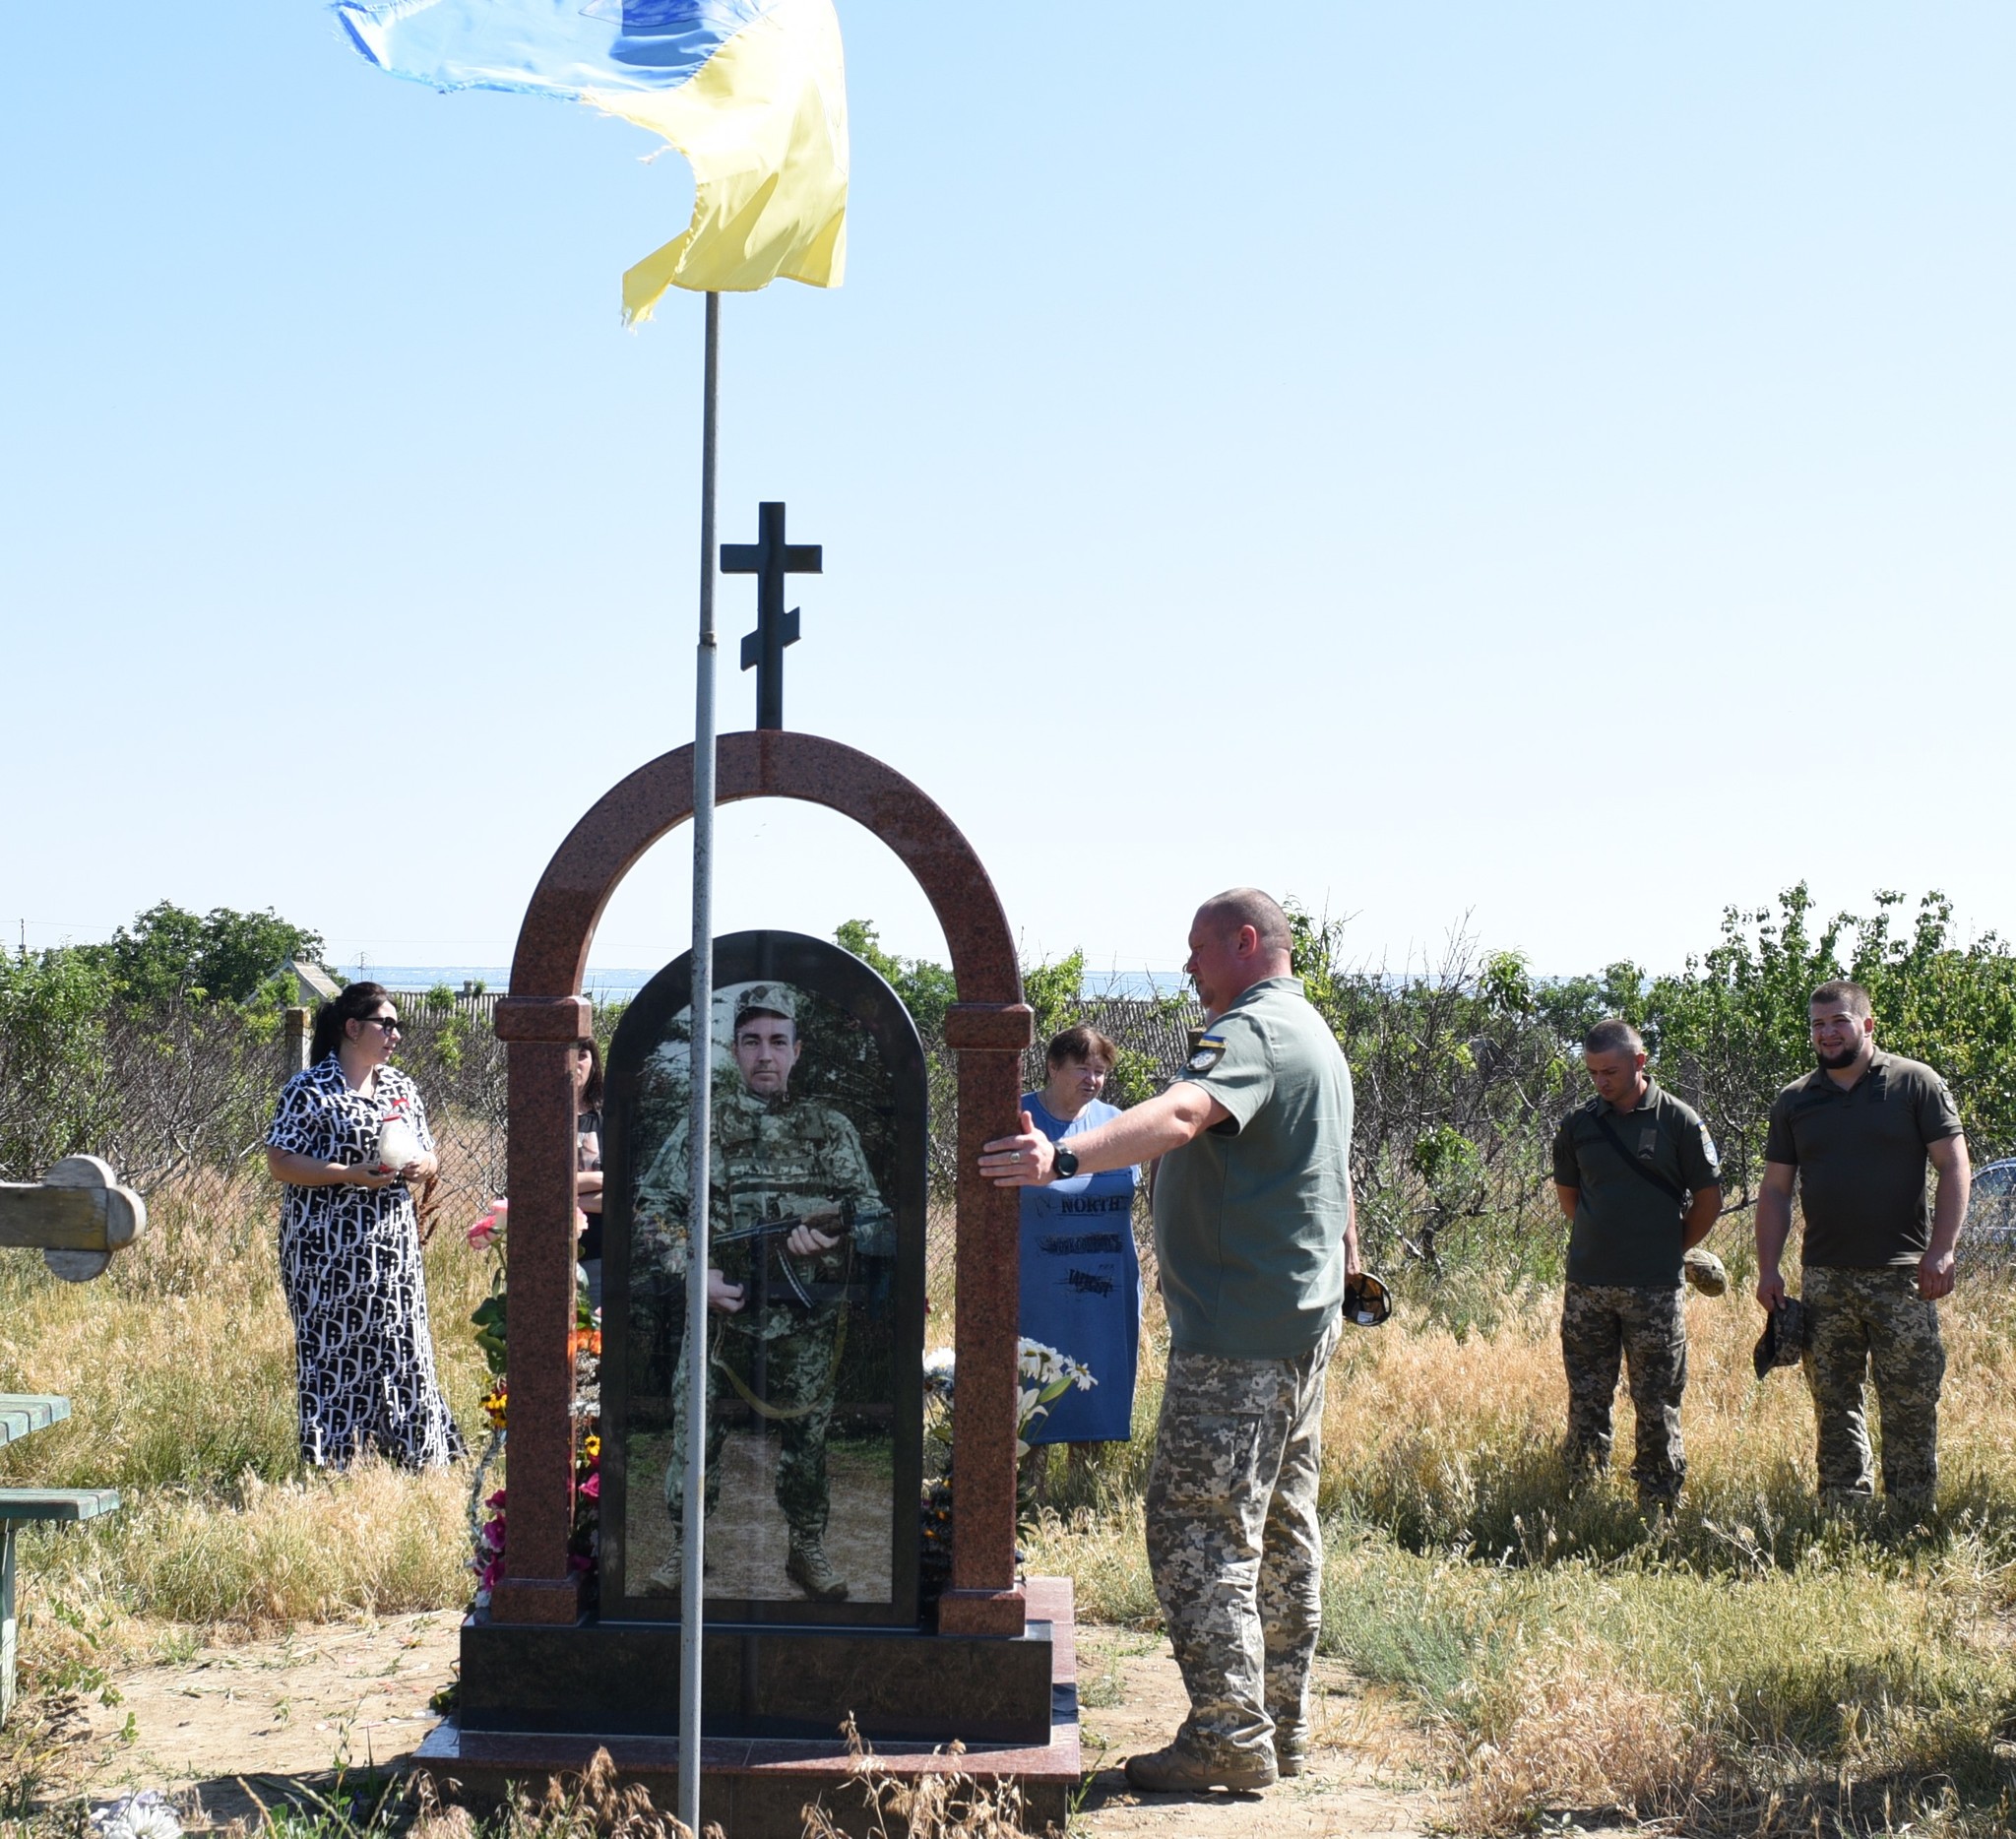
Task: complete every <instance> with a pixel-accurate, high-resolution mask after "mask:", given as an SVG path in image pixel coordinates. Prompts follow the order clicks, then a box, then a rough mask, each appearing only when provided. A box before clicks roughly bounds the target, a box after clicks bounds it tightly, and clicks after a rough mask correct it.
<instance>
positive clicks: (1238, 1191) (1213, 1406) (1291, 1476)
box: [980, 888, 1358, 1793]
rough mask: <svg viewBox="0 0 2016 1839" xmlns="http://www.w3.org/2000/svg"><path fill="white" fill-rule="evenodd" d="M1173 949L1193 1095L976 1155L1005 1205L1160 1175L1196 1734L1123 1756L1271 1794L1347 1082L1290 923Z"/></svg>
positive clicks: (1184, 1605)
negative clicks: (1086, 1180)
mask: <svg viewBox="0 0 2016 1839" xmlns="http://www.w3.org/2000/svg"><path fill="white" fill-rule="evenodd" d="M1189 942H1190V957H1189V962H1188V963H1187V964H1186V965H1185V966H1184V970H1185V971H1186V972H1187V973H1188V974H1189V976H1190V978H1191V980H1192V982H1193V983H1195V984H1196V986H1197V994H1198V996H1199V998H1200V999H1201V1000H1202V1002H1203V1004H1204V1012H1205V1015H1206V1017H1207V1018H1208V1020H1209V1024H1210V1026H1209V1027H1208V1028H1207V1030H1206V1032H1205V1033H1204V1035H1203V1037H1202V1038H1201V1040H1200V1041H1199V1042H1198V1044H1197V1046H1196V1047H1195V1048H1194V1050H1193V1051H1192V1053H1191V1055H1190V1060H1189V1065H1188V1069H1187V1076H1186V1077H1184V1078H1183V1079H1180V1080H1178V1081H1177V1082H1176V1083H1175V1084H1174V1085H1172V1086H1170V1087H1169V1089H1168V1090H1167V1091H1166V1092H1165V1093H1163V1094H1161V1095H1160V1096H1159V1097H1157V1098H1153V1099H1151V1100H1149V1101H1148V1102H1147V1103H1146V1104H1145V1105H1137V1106H1136V1107H1135V1108H1134V1109H1133V1110H1130V1111H1126V1112H1124V1113H1123V1114H1122V1115H1120V1116H1118V1117H1115V1118H1112V1119H1110V1120H1108V1121H1107V1122H1105V1123H1103V1124H1101V1125H1100V1126H1099V1127H1098V1128H1096V1129H1093V1130H1088V1131H1086V1132H1085V1133H1084V1134H1083V1135H1080V1136H1074V1137H1072V1138H1071V1139H1070V1142H1069V1144H1068V1146H1067V1145H1064V1144H1054V1145H1053V1144H1052V1143H1051V1142H1050V1140H1049V1138H1048V1137H1046V1136H1044V1135H1043V1134H1042V1133H1041V1132H1040V1131H1038V1130H1036V1129H1034V1128H1033V1127H1032V1126H1031V1122H1030V1119H1029V1118H1028V1117H1027V1116H1025V1117H1024V1118H1023V1120H1022V1132H1021V1134H1020V1135H1019V1136H1012V1137H1001V1138H997V1139H996V1140H995V1141H993V1142H990V1143H988V1144H987V1145H986V1146H985V1148H984V1150H983V1152H982V1154H981V1156H980V1170H981V1172H982V1173H985V1174H987V1175H989V1176H991V1177H992V1178H993V1179H994V1180H995V1181H997V1182H998V1183H1000V1184H1001V1185H1002V1186H1004V1187H1023V1186H1029V1185H1032V1184H1041V1183H1043V1182H1046V1181H1049V1180H1052V1179H1055V1178H1057V1177H1058V1176H1060V1175H1064V1176H1068V1175H1071V1174H1077V1173H1085V1174H1090V1173H1100V1172H1102V1171H1103V1170H1107V1169H1123V1168H1125V1167H1127V1165H1128V1164H1130V1163H1143V1162H1149V1161H1152V1160H1153V1159H1154V1158H1156V1157H1158V1156H1160V1157H1162V1158H1163V1163H1162V1169H1161V1173H1160V1174H1159V1176H1158V1179H1157V1181H1156V1188H1155V1240H1156V1248H1157V1250H1158V1252H1159V1253H1160V1254H1161V1263H1162V1288H1163V1297H1164V1300H1165V1301H1166V1303H1167V1306H1168V1318H1169V1342H1170V1348H1169V1363H1168V1374H1167V1378H1166V1382H1165V1386H1164V1390H1163V1400H1162V1416H1161V1418H1160V1420H1159V1422H1158V1424H1157V1427H1156V1444H1155V1459H1154V1462H1153V1465H1152V1466H1151V1468H1150V1470H1149V1478H1148V1500H1147V1521H1148V1559H1149V1566H1150V1569H1151V1570H1152V1571H1153V1573H1154V1577H1155V1588H1156V1596H1157V1598H1158V1600H1159V1601H1160V1602H1161V1604H1162V1610H1163V1616H1164V1617H1165V1619H1166V1621H1167V1623H1168V1630H1169V1640H1170V1643H1171V1645H1172V1646H1173V1647H1174V1649H1175V1654H1176V1664H1177V1665H1178V1667H1179V1668H1181V1670H1182V1675H1183V1684H1184V1686H1185V1687H1186V1688H1187V1690H1188V1692H1189V1695H1190V1715H1189V1717H1188V1718H1186V1719H1185V1720H1184V1722H1183V1725H1182V1728H1181V1729H1180V1730H1179V1731H1178V1732H1177V1733H1176V1737H1175V1741H1174V1742H1173V1743H1171V1744H1169V1745H1168V1746H1167V1747H1166V1748H1164V1749H1159V1750H1156V1751H1155V1752H1153V1753H1152V1754H1148V1755H1138V1756H1131V1757H1129V1758H1128V1761H1127V1780H1128V1781H1129V1782H1130V1783H1131V1784H1132V1785H1133V1786H1134V1787H1135V1788H1137V1789H1142V1790H1145V1791H1147V1792H1150V1793H1186V1792H1196V1791H1198V1790H1201V1789H1206V1788H1212V1787H1223V1788H1232V1789H1247V1788H1264V1787H1266V1786H1267V1785H1268V1784H1269V1783H1270V1782H1272V1781H1274V1780H1275V1778H1276V1776H1277V1775H1278V1774H1279V1775H1294V1774H1298V1773H1299V1772H1300V1770H1301V1768H1302V1764H1303V1759H1304V1757H1305V1754H1306V1751H1307V1747H1308V1685H1309V1664H1310V1662H1311V1660H1312V1659H1313V1658H1314V1655H1315V1652H1316V1635H1317V1630H1318V1628H1319V1626H1320V1624H1321V1621H1322V1586H1323V1535H1322V1529H1321V1527H1320V1526H1319V1525H1318V1523H1317V1519H1316V1482H1317V1472H1318V1469H1319V1466H1320V1456H1321V1442H1322V1430H1323V1376H1324V1372H1325V1370H1326V1368H1327V1367H1328V1365H1329V1363H1330V1356H1331V1354H1332V1352H1333V1351H1334V1350H1335V1348H1336V1346H1337V1337H1338V1333H1339V1317H1340V1311H1341V1304H1342V1302H1343V1299H1344V1290H1345V1281H1346V1279H1347V1277H1350V1276H1355V1275H1356V1274H1357V1270H1358V1250H1357V1229H1356V1226H1355V1222H1354V1220H1353V1217H1352V1193H1351V1122H1352V1091H1351V1071H1350V1068H1349V1067H1347V1066H1346V1065H1345V1060H1344V1055H1343V1053H1342V1052H1341V1051H1340V1050H1339V1049H1338V1046H1337V1041H1336V1038H1335V1037H1334V1036H1333V1035H1332V1034H1331V1032H1330V1030H1329V1029H1328V1028H1327V1027H1326V1026H1325V1025H1324V1021H1323V1018H1322V1017H1321V1016H1320V1015H1318V1014H1317V1012H1316V1011H1315V1009H1314V1008H1312V1007H1311V1006H1310V1004H1309V1002H1308V1000H1307V998H1306V997H1304V996H1303V994H1302V985H1301V982H1300V980H1299V979H1297V978H1296V977H1294V976H1293V975H1292V956H1291V945H1292V934H1291V932H1290V929H1289V923H1288V917H1287V915H1285V914H1284V913H1283V912H1282V910H1281V908H1280V906H1279V905H1278V904H1277V903H1276V902H1275V901H1273V900H1271V899H1270V898H1269V897H1268V896H1267V895H1265V894H1263V893H1261V892H1260V891H1259V890H1258V889H1257V888H1232V889H1229V890H1228V891H1227V892H1226V893H1224V894H1219V895H1216V896H1214V897H1213V898H1212V899H1210V900H1208V901H1206V902H1205V903H1204V905H1203V906H1202V907H1200V908H1199V909H1198V910H1197V917H1196V918H1195V919H1193V920H1192V921H1191V924H1190V941H1189ZM1066 1352H1069V1350H1068V1349H1067V1350H1066Z"/></svg>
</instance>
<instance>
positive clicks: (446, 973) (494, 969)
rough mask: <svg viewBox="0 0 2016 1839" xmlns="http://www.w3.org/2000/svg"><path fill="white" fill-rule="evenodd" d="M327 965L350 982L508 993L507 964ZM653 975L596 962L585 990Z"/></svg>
mask: <svg viewBox="0 0 2016 1839" xmlns="http://www.w3.org/2000/svg"><path fill="white" fill-rule="evenodd" d="M331 968H332V969H334V970H338V971H341V972H342V973H343V974H344V976H345V977H347V978H348V979H349V980H350V981H351V982H352V983H354V982H356V981H357V980H358V979H360V978H369V979H370V980H371V981H372V982H373V983H383V984H384V985H385V987H386V988H387V989H432V988H433V987H434V986H435V985H436V984H437V983H446V984H447V985H448V987H449V988H450V989H455V990H459V989H461V988H462V986H463V985H464V984H465V983H480V984H482V986H483V987H484V988H485V989H486V990H488V991H489V992H490V994H492V995H493V996H495V995H504V994H506V993H508V992H509V990H510V987H511V967H510V966H509V965H508V964H376V963H373V962H371V961H370V960H368V959H366V960H364V961H362V962H352V963H349V964H339V965H335V966H333V967H331ZM657 975H658V973H657V972H656V971H624V970H605V969H604V968H603V967H601V966H600V965H590V966H589V968H588V992H587V993H588V994H589V995H591V996H634V995H636V994H637V992H638V991H639V990H640V989H642V988H643V987H644V986H645V984H647V983H650V982H651V980H652V979H653V978H655V977H656V976H657Z"/></svg>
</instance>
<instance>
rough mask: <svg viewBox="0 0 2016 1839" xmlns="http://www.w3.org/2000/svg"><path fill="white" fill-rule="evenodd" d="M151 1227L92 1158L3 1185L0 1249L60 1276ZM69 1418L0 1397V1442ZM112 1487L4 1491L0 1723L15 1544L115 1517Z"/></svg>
mask: <svg viewBox="0 0 2016 1839" xmlns="http://www.w3.org/2000/svg"><path fill="white" fill-rule="evenodd" d="M146 1229H147V1203H146V1202H145V1201H143V1200H142V1199H141V1198H140V1196H139V1195H138V1194H136V1193H134V1192H133V1191H132V1189H130V1188H124V1187H121V1186H120V1185H119V1183H118V1178H117V1176H116V1175H114V1173H112V1169H111V1167H110V1165H109V1164H107V1163H103V1162H100V1161H99V1160H98V1158H97V1157H95V1156H66V1157H64V1159H63V1160H62V1161H61V1162H59V1163H58V1164H57V1165H56V1166H55V1167H54V1168H53V1169H51V1170H50V1171H49V1172H48V1173H47V1174H45V1175H44V1176H43V1177H42V1178H41V1180H39V1181H0V1245H22V1246H32V1247H36V1248H38V1249H39V1250H40V1251H41V1254H42V1258H43V1261H44V1262H45V1263H46V1264H47V1265H48V1267H49V1269H50V1270H52V1271H53V1272H55V1274H56V1275H57V1276H58V1277H61V1278H64V1279H66V1280H67V1281H68V1282H70V1283H74V1284H75V1283H86V1282H89V1281H90V1280H91V1279H92V1278H94V1277H97V1276H99V1275H101V1274H102V1273H103V1271H104V1270H105V1267H106V1266H107V1265H109V1264H110V1263H111V1261H112V1256H113V1254H114V1253H115V1252H118V1251H122V1250H124V1249H125V1247H127V1246H128V1245H130V1244H132V1243H133V1241H134V1240H135V1239H136V1238H138V1237H140V1235H141V1234H142V1233H143V1232H145V1231H146ZM69 1416H70V1401H69V1400H68V1399H67V1398H57V1397H56V1396H55V1395H54V1394H52V1393H0V1444H5V1443H11V1442H13V1441H14V1440H15V1439H16V1438H17V1437H23V1436H32V1435H33V1434H34V1432H35V1431H37V1430H46V1429H47V1428H48V1427H50V1426H51V1425H53V1424H60V1423H62V1421H63V1420H64V1419H65V1418H67V1417H69ZM118 1505H119V1491H118V1490H117V1489H113V1488H0V1723H4V1722H5V1721H6V1718H7V1714H8V1713H9V1712H10V1711H12V1710H13V1709H14V1687H15V1633H16V1630H15V1618H14V1546H15V1535H16V1533H17V1532H18V1531H19V1529H20V1528H21V1527H22V1526H24V1525H27V1524H29V1523H31V1522H32V1521H37V1520H40V1521H44V1522H55V1523H59V1524H60V1523H66V1522H68V1523H73V1524H74V1523H75V1522H77V1521H79V1520H95V1519H96V1518H97V1517H98V1516H99V1515H100V1514H104V1513H111V1512H114V1511H116V1509H117V1508H118Z"/></svg>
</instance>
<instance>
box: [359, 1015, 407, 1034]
mask: <svg viewBox="0 0 2016 1839" xmlns="http://www.w3.org/2000/svg"><path fill="white" fill-rule="evenodd" d="M364 1020H365V1021H367V1022H376V1023H377V1024H378V1026H379V1027H380V1028H382V1029H384V1031H385V1032H386V1033H387V1034H388V1035H396V1034H398V1033H399V1017H398V1016H396V1015H367V1016H365V1017H364Z"/></svg>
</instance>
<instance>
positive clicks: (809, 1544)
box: [784, 1533, 847, 1603]
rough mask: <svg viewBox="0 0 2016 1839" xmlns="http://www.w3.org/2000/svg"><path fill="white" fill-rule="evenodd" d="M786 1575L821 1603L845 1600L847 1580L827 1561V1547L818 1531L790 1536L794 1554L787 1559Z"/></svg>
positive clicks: (785, 1564) (785, 1563)
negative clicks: (799, 1535)
mask: <svg viewBox="0 0 2016 1839" xmlns="http://www.w3.org/2000/svg"><path fill="white" fill-rule="evenodd" d="M784 1574H785V1575H786V1576H787V1577H788V1578H789V1579H790V1580H791V1582H792V1583H794V1584H796V1585H797V1586H798V1588H799V1589H800V1590H802V1591H803V1592H804V1593H805V1594H806V1595H807V1596H808V1597H814V1598H816V1599H817V1600H818V1601H819V1602H821V1603H844V1602H845V1601H846V1600H847V1579H846V1578H845V1577H843V1576H842V1575H841V1574H840V1573H839V1572H838V1571H837V1570H835V1569H834V1568H833V1566H832V1565H831V1564H829V1563H828V1562H827V1561H826V1547H825V1545H824V1544H823V1543H822V1542H821V1541H820V1538H819V1535H818V1534H817V1533H809V1534H807V1535H805V1536H804V1537H803V1538H799V1537H798V1536H796V1535H795V1534H794V1535H792V1538H791V1554H790V1556H789V1557H788V1558H787V1559H785V1561H784Z"/></svg>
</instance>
